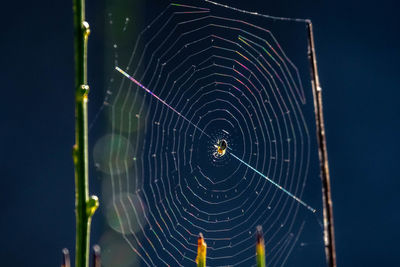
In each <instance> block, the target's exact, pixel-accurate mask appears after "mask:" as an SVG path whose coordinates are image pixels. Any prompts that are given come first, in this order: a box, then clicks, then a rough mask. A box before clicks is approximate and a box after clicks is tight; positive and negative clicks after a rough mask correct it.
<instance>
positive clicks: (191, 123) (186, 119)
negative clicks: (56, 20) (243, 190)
mask: <svg viewBox="0 0 400 267" xmlns="http://www.w3.org/2000/svg"><path fill="white" fill-rule="evenodd" d="M115 69H116V70H117V71H119V72H120V73H121V74H122V75H124V76H125V77H126V78H128V79H129V80H131V81H132V82H134V83H135V84H136V85H137V86H139V87H140V88H142V89H144V90H145V91H146V92H147V93H149V94H150V95H152V96H153V97H155V98H156V99H157V100H158V101H160V102H161V103H162V104H164V105H165V106H166V107H168V108H169V109H171V110H172V111H173V112H175V113H176V114H178V115H179V116H180V117H182V118H183V119H184V120H185V121H187V122H188V123H189V124H190V125H192V126H193V127H195V128H196V129H197V130H199V131H200V132H201V133H202V134H204V135H205V136H207V137H208V138H210V139H211V136H210V135H208V134H207V133H206V132H205V131H203V130H202V129H201V128H200V127H198V126H197V125H196V124H194V123H193V122H191V121H190V120H189V119H188V118H186V117H185V116H184V115H182V114H181V113H180V112H179V111H177V110H176V109H175V108H173V107H172V106H170V105H169V104H168V103H167V102H165V101H164V100H163V99H161V98H160V97H159V96H157V95H156V94H154V93H153V92H152V91H150V90H149V89H148V88H147V87H146V86H144V85H143V84H141V83H140V82H139V81H137V80H136V79H135V78H133V77H132V76H130V75H129V74H128V73H126V72H125V71H123V70H122V69H121V68H119V67H115ZM228 150H229V147H228ZM227 152H228V153H229V154H231V155H232V157H234V158H235V159H237V160H238V161H239V162H241V163H243V164H244V165H246V166H247V167H248V168H250V169H251V170H253V171H254V172H255V173H257V174H258V175H260V176H261V177H263V178H264V179H266V180H267V181H268V182H270V183H271V184H273V185H274V186H276V187H277V188H278V189H280V190H281V191H282V192H284V193H285V194H287V195H288V196H290V197H291V198H292V199H294V200H295V201H297V202H298V203H300V204H301V205H303V206H304V207H305V208H307V209H308V210H310V211H311V212H313V213H315V212H316V210H315V209H314V208H312V207H311V206H310V205H308V204H307V203H305V202H304V201H302V200H301V199H300V198H298V197H297V196H295V195H293V194H292V193H290V192H289V191H288V190H286V189H285V188H283V187H282V186H281V185H279V184H278V183H276V182H274V181H273V180H272V179H270V178H269V177H267V176H266V175H264V174H262V173H261V172H260V171H258V170H257V169H255V168H254V167H252V166H251V165H249V164H248V163H246V162H245V161H243V160H242V159H240V158H239V157H238V156H236V155H235V154H233V153H232V152H231V151H227Z"/></svg>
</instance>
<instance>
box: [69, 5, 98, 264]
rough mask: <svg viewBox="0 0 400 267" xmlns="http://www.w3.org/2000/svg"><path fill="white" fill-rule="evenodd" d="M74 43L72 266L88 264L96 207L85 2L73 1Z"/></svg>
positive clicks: (87, 27)
mask: <svg viewBox="0 0 400 267" xmlns="http://www.w3.org/2000/svg"><path fill="white" fill-rule="evenodd" d="M73 12H74V29H75V33H74V35H75V36H74V39H75V40H74V42H75V90H76V95H75V131H76V132H75V146H74V149H73V159H74V165H75V208H76V211H75V212H76V252H75V259H76V260H75V266H76V267H88V266H89V244H90V224H91V217H92V215H93V213H94V211H95V210H96V208H97V206H98V200H97V197H95V196H93V197H89V170H88V122H87V100H88V93H89V86H88V85H87V42H88V37H89V33H90V29H89V24H88V23H87V22H86V21H85V1H84V0H73Z"/></svg>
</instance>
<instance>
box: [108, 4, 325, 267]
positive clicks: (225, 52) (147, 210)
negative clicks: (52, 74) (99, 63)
mask: <svg viewBox="0 0 400 267" xmlns="http://www.w3.org/2000/svg"><path fill="white" fill-rule="evenodd" d="M221 10H222V11H223V12H222V11H221ZM260 21H261V22H262V23H265V25H260V24H257V22H258V23H260ZM266 22H268V23H266ZM273 23H274V21H271V19H268V18H265V17H261V18H259V17H258V16H257V15H254V14H248V13H242V12H240V11H235V10H229V12H228V11H226V10H225V8H223V7H215V6H214V5H213V4H210V3H208V4H206V3H203V2H199V1H184V2H183V1H182V2H179V3H178V4H174V3H172V4H169V5H168V6H167V7H166V8H165V9H164V10H163V11H162V12H161V13H160V14H159V15H157V16H156V17H155V19H154V20H153V21H152V22H151V23H150V24H149V25H148V27H145V28H144V30H143V31H142V32H140V34H139V35H138V37H137V42H136V44H135V46H134V51H133V53H132V55H131V57H130V58H129V59H126V64H122V63H121V62H120V63H119V68H121V69H120V72H121V73H124V72H125V73H129V74H131V76H129V77H131V78H134V80H135V81H134V83H132V82H129V81H128V80H127V79H125V78H122V76H121V77H119V76H118V77H119V78H118V79H117V81H118V86H117V87H116V88H115V89H114V91H113V96H112V99H111V100H110V107H109V110H110V114H111V115H110V121H111V124H112V125H111V128H112V130H113V131H114V133H118V134H119V135H118V136H122V137H118V136H116V135H115V134H114V135H112V137H111V143H110V154H109V166H108V168H107V170H106V172H107V173H108V174H109V175H110V180H111V185H112V209H113V210H114V211H115V214H116V216H117V219H118V225H117V226H116V227H117V230H118V231H119V232H120V233H121V234H122V235H123V237H124V239H125V240H126V242H128V243H129V245H130V247H131V248H132V251H133V252H132V253H135V254H137V255H138V258H139V260H140V262H141V264H143V265H145V266H164V265H169V266H191V265H194V264H195V259H196V253H197V237H198V233H199V232H202V233H203V235H204V237H205V240H206V242H207V245H208V249H207V265H208V266H227V265H235V266H237V265H238V266H253V265H255V258H254V249H255V248H254V244H255V243H254V242H255V239H254V233H255V229H256V226H257V225H262V226H263V232H264V239H265V244H266V256H267V262H268V266H282V265H284V264H285V263H286V262H287V261H288V260H290V255H291V254H292V253H293V251H294V250H296V249H295V248H296V246H297V245H298V239H299V236H300V235H301V234H302V232H303V229H305V226H304V225H307V223H305V221H304V220H305V219H304V218H307V216H308V215H307V212H309V211H305V210H306V209H304V207H302V205H301V204H300V203H299V202H298V201H294V200H293V197H291V196H290V195H288V194H287V193H285V192H283V191H282V190H280V189H279V188H278V187H277V186H275V185H274V184H271V182H269V181H268V180H267V179H263V178H261V177H260V174H259V173H261V174H263V175H264V176H265V177H268V178H270V179H271V180H273V181H275V182H276V184H278V185H280V186H282V188H284V189H285V190H286V191H287V192H290V193H291V194H293V196H295V197H296V198H298V199H299V200H304V198H303V197H304V196H306V195H307V192H308V191H307V190H309V189H308V187H307V185H308V180H307V179H308V175H309V168H310V155H311V154H310V150H311V148H310V147H311V145H310V144H311V140H310V134H309V127H310V126H309V125H308V123H307V119H306V118H305V112H309V110H308V109H310V108H308V106H309V105H312V101H311V100H312V99H309V98H308V97H307V96H308V94H307V93H306V92H305V91H304V89H303V82H302V76H301V75H300V71H299V69H298V68H297V67H296V65H295V64H294V63H292V61H291V60H290V59H289V57H288V56H287V55H286V53H285V50H284V46H282V45H281V44H280V43H279V38H278V37H279V36H281V35H282V33H280V34H278V35H277V33H276V32H274V31H272V30H270V29H269V28H268V27H267V26H271V27H272V26H273ZM285 23H302V22H294V21H285ZM277 30H279V27H278V28H277ZM302 53H304V56H306V51H302ZM120 61H121V59H120ZM127 77H128V76H127ZM306 79H308V77H306ZM131 80H132V79H131ZM139 87H141V88H139ZM142 89H145V90H146V91H143V90H142ZM150 90H151V91H150ZM155 97H157V100H159V101H157V100H155ZM177 113H178V114H181V115H179V116H177ZM307 114H308V113H307ZM312 129H314V128H312ZM222 139H223V140H226V142H227V144H228V147H229V150H228V153H226V154H224V155H223V156H221V157H216V156H215V144H217V143H218V142H219V141H220V140H222ZM127 144H129V145H127ZM237 159H240V160H241V161H243V162H244V163H247V164H248V165H249V166H251V168H249V167H248V166H246V165H245V164H239V161H238V160H237ZM252 168H253V169H252ZM254 170H257V171H258V172H259V173H257V172H255V171H254ZM317 178H318V177H317ZM311 193H312V192H311ZM318 196H319V195H318ZM312 199H314V198H308V199H307V200H305V202H306V203H310V202H309V200H312ZM303 203H304V202H303ZM311 204H312V206H313V207H314V203H311ZM318 207H319V205H317V206H315V208H317V209H318ZM320 233H321V232H318V233H316V235H317V236H318V235H319V234H320Z"/></svg>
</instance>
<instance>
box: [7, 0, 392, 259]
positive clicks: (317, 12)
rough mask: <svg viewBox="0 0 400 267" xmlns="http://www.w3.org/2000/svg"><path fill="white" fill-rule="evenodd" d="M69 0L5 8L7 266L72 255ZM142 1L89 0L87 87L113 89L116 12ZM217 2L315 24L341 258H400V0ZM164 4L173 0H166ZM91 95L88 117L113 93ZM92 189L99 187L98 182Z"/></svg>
mask: <svg viewBox="0 0 400 267" xmlns="http://www.w3.org/2000/svg"><path fill="white" fill-rule="evenodd" d="M71 2H72V1H64V2H63V1H40V2H29V1H25V2H10V1H9V2H7V3H5V4H3V16H2V20H3V28H2V29H3V30H2V38H1V51H3V55H2V63H3V64H1V66H0V68H1V72H0V73H1V74H0V75H1V76H2V80H3V81H4V82H5V84H4V85H3V87H2V88H3V90H2V92H3V105H0V108H1V110H2V114H4V115H3V119H4V121H3V123H2V131H1V138H0V140H1V142H2V143H1V144H2V147H3V151H4V152H3V153H1V161H0V162H1V166H2V170H3V174H2V178H1V179H0V188H1V189H0V190H1V192H0V203H1V204H2V206H1V208H0V212H1V216H0V231H1V232H0V233H1V235H2V240H3V241H2V242H1V245H0V246H1V247H0V255H1V259H2V261H3V263H1V264H0V265H1V266H27V265H29V266H57V265H59V264H60V263H61V249H62V248H64V247H67V248H69V249H70V250H71V251H74V239H75V214H74V172H73V164H72V158H71V151H72V145H73V144H74V62H73V28H72V26H73V23H72V3H71ZM142 2H143V1H110V0H101V1H92V0H88V1H87V20H88V21H89V23H90V25H91V30H92V33H91V36H90V42H89V84H90V86H91V88H92V89H93V91H94V90H99V91H100V92H101V93H103V92H104V90H105V88H104V87H105V86H104V84H105V77H104V76H105V75H104V68H103V66H104V64H105V62H104V61H105V60H107V59H105V57H104V54H105V51H106V50H107V49H108V48H107V47H106V46H105V45H104V43H105V42H104V38H107V36H106V35H105V32H106V31H105V30H104V29H105V25H106V23H107V22H108V20H109V18H108V11H109V10H110V9H112V10H115V9H116V8H118V7H120V8H121V9H127V8H130V9H133V10H136V11H137V12H136V15H137V16H139V15H140V13H141V12H145V11H143V10H142V9H141V8H142V6H143V3H142ZM219 2H221V3H224V4H230V5H233V6H235V7H238V8H241V9H245V10H250V11H257V12H259V13H263V14H268V15H274V16H282V17H296V18H297V17H298V18H309V19H311V20H312V21H313V24H314V34H315V42H316V49H317V58H318V68H319V72H320V79H321V85H322V87H323V96H324V115H325V124H326V130H327V142H328V153H329V161H330V171H331V180H332V194H333V195H332V198H333V202H334V216H335V231H336V248H337V259H338V266H394V265H396V263H397V261H398V260H397V258H398V257H397V255H396V252H398V250H399V247H398V244H397V243H398V242H397V241H398V240H399V238H400V231H399V229H398V225H400V212H399V209H398V207H397V204H398V203H400V202H399V200H400V197H399V186H400V179H399V178H400V177H399V174H398V172H397V166H398V164H396V162H398V159H399V157H398V153H397V152H398V150H399V149H400V141H399V130H400V124H399V119H398V116H399V115H400V105H399V104H398V99H399V97H400V91H399V90H398V84H399V82H400V81H399V77H398V73H399V68H398V62H399V59H400V49H399V47H400V39H399V26H400V21H399V20H400V18H399V17H398V16H397V10H398V8H399V4H398V3H397V2H395V1H380V2H379V4H378V3H376V2H373V1H363V2H360V3H357V2H358V1H353V2H349V1H334V2H333V1H312V0H308V1H255V0H254V1H253V0H249V1H245V2H238V3H235V2H233V1H226V0H221V1H219ZM154 3H155V4H157V5H161V6H163V5H166V3H165V1H154ZM146 12H149V11H146ZM131 37H134V36H133V35H132V36H131ZM93 91H92V93H91V102H90V106H89V112H90V119H89V121H93V120H94V116H95V115H96V114H97V111H98V108H99V106H101V103H102V102H103V100H104V95H102V94H96V93H94V92H93ZM95 137H96V136H94V138H95ZM93 145H94V144H93V143H91V146H93ZM92 174H93V172H92ZM92 179H96V177H95V176H94V177H93V178H92ZM90 191H91V192H92V193H94V194H99V195H101V188H100V186H99V183H98V182H96V181H95V180H94V181H93V183H92V186H91V188H90ZM100 216H101V215H100V213H98V214H96V215H95V217H94V219H93V227H92V232H93V235H92V242H93V243H97V242H99V241H100V240H99V239H100V237H101V234H102V230H101V229H102V228H103V225H102V223H103V222H102V221H103V220H101V219H100ZM103 238H107V237H104V236H103ZM108 238H110V239H112V238H115V237H114V236H110V237H108ZM113 242H114V241H113ZM118 242H119V241H118V240H116V241H115V242H114V243H115V244H118ZM104 256H105V257H107V256H106V255H104Z"/></svg>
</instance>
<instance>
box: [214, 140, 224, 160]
mask: <svg viewBox="0 0 400 267" xmlns="http://www.w3.org/2000/svg"><path fill="white" fill-rule="evenodd" d="M214 147H215V148H216V149H217V150H216V151H215V152H214V154H213V155H214V157H216V158H219V157H222V156H223V155H225V153H226V149H227V148H228V143H227V142H226V141H225V140H224V139H221V140H218V141H217V144H216V145H214Z"/></svg>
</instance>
